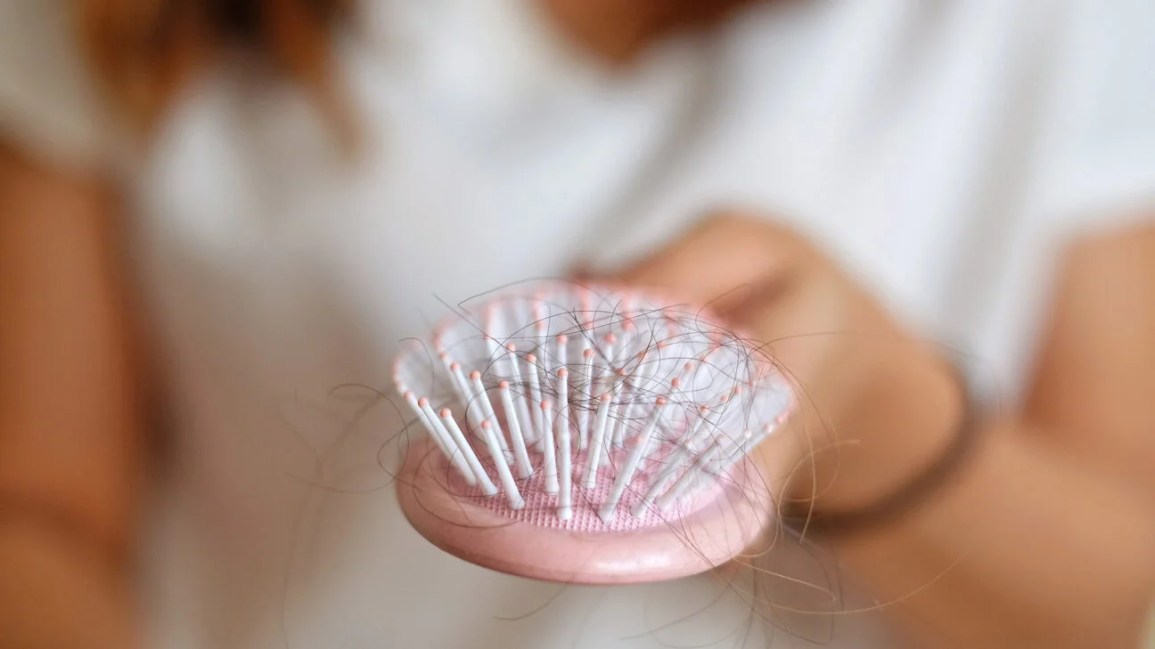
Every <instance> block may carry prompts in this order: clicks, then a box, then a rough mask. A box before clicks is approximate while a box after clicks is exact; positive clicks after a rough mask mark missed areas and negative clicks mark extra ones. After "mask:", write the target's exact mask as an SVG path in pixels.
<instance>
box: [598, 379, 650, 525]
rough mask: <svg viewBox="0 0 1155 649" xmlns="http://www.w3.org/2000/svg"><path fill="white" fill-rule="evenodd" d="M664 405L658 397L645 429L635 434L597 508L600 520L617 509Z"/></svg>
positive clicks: (647, 447) (644, 451) (648, 445)
mask: <svg viewBox="0 0 1155 649" xmlns="http://www.w3.org/2000/svg"><path fill="white" fill-rule="evenodd" d="M665 405H666V400H665V399H664V398H662V397H658V400H657V402H656V403H655V404H654V411H653V412H652V413H651V414H650V418H649V420H648V421H647V422H646V427H645V429H644V430H643V431H642V432H641V434H639V435H638V436H637V439H636V440H635V441H634V448H633V450H631V451H630V455H629V457H627V458H626V465H625V466H624V467H622V469H621V470H620V471H619V472H618V478H617V480H615V481H614V486H613V489H612V490H611V491H610V495H609V497H608V498H606V501H605V502H604V503H602V506H601V509H599V510H598V516H601V518H602V520H607V519H609V518H611V517H613V515H614V513H615V512H616V511H617V508H618V502H619V501H620V500H621V499H622V494H623V493H625V491H626V487H627V486H628V485H629V484H630V481H631V480H633V479H634V472H635V471H637V470H638V465H640V464H641V463H642V456H644V455H645V454H646V451H648V450H649V449H650V440H651V439H653V437H654V429H655V428H656V427H657V426H658V418H659V417H661V416H662V408H663V407H664V406H665Z"/></svg>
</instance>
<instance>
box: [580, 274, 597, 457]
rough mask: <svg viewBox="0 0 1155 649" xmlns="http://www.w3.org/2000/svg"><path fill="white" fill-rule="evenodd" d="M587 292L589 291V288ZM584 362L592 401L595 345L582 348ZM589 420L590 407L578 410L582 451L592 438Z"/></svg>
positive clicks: (585, 378)
mask: <svg viewBox="0 0 1155 649" xmlns="http://www.w3.org/2000/svg"><path fill="white" fill-rule="evenodd" d="M586 292H588V290H587V291H586ZM583 294H584V293H583ZM582 362H583V367H582V378H583V379H584V380H585V381H586V385H587V386H589V388H587V390H588V391H587V396H588V397H589V399H590V400H591V402H592V400H593V396H594V394H595V393H594V392H593V391H592V388H594V370H593V368H594V350H593V347H590V346H589V345H586V346H585V349H583V350H582ZM589 420H590V409H589V408H582V409H581V410H580V411H579V412H578V449H579V450H582V451H584V450H586V447H587V446H589V440H590V429H589Z"/></svg>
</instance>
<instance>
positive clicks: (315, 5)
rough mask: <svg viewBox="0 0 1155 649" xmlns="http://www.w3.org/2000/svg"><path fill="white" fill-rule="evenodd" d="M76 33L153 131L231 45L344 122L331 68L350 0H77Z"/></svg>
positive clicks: (105, 77) (109, 84)
mask: <svg viewBox="0 0 1155 649" xmlns="http://www.w3.org/2000/svg"><path fill="white" fill-rule="evenodd" d="M79 5H80V11H79V19H80V24H79V29H80V32H79V36H80V39H81V43H82V46H83V49H84V51H86V52H87V54H88V57H89V59H90V62H91V66H92V68H93V70H94V72H95V73H96V76H97V78H98V79H99V80H100V82H101V83H102V85H103V87H104V89H105V90H106V92H107V95H108V97H109V98H110V100H111V102H112V104H113V106H114V107H116V108H117V109H118V110H120V111H122V112H123V113H124V115H125V116H126V117H127V119H128V120H129V122H130V123H131V124H132V125H133V126H135V127H138V128H140V129H142V130H148V129H149V127H151V126H152V125H154V124H155V123H156V122H157V120H158V119H159V118H160V117H161V116H162V115H163V113H164V111H165V109H166V108H167V107H168V106H169V104H170V103H171V102H172V101H173V99H174V97H175V96H176V95H177V93H178V92H179V91H180V89H181V87H182V86H183V85H184V84H185V83H187V82H188V81H189V80H190V78H191V77H193V76H194V75H195V74H196V73H197V72H198V71H200V70H203V69H204V68H205V67H206V66H208V65H209V64H211V63H212V62H214V61H215V60H216V59H217V57H218V56H220V55H222V54H225V53H228V52H230V51H236V50H244V51H247V52H251V53H254V54H256V55H257V56H259V57H260V58H261V59H262V60H263V61H264V62H266V63H268V64H269V66H270V67H271V69H273V70H274V71H276V72H277V73H278V74H282V75H284V76H286V77H288V78H290V79H292V80H294V81H296V82H298V83H299V84H300V85H301V86H302V87H303V88H304V89H305V90H306V91H307V92H309V93H310V94H311V95H312V96H313V98H314V100H315V101H316V102H317V105H318V107H319V108H320V109H321V110H322V112H323V113H325V115H326V116H327V117H328V118H330V119H332V120H336V122H341V123H344V122H347V121H348V115H347V112H346V111H345V109H344V107H343V104H342V103H341V101H340V95H339V93H338V90H339V89H338V84H336V83H335V81H334V77H333V75H332V66H331V62H332V61H331V47H330V44H331V41H332V38H333V33H334V32H333V30H334V28H335V27H336V26H337V25H338V24H340V23H341V22H342V21H343V20H345V19H346V18H347V17H348V16H349V14H350V12H351V6H352V2H351V0H79Z"/></svg>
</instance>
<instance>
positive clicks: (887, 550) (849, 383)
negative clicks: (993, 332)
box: [622, 215, 1155, 649]
mask: <svg viewBox="0 0 1155 649" xmlns="http://www.w3.org/2000/svg"><path fill="white" fill-rule="evenodd" d="M1153 232H1155V231H1153ZM1093 251H1096V254H1087V253H1084V254H1081V255H1077V256H1075V257H1073V258H1072V259H1071V264H1069V269H1068V270H1067V271H1066V272H1065V273H1064V276H1063V277H1062V278H1061V281H1060V283H1059V300H1058V301H1057V308H1056V312H1055V313H1054V314H1053V320H1052V324H1051V333H1050V335H1049V337H1048V343H1047V345H1045V347H1044V355H1043V358H1042V361H1041V364H1040V366H1039V367H1041V368H1044V370H1045V373H1046V376H1045V377H1043V378H1044V379H1046V380H1040V379H1039V378H1036V379H1035V381H1034V384H1033V385H1032V386H1029V390H1028V399H1027V406H1026V407H1025V408H1024V409H1023V410H1022V411H1021V412H1006V413H998V417H997V418H992V419H991V420H990V421H985V422H980V423H979V426H980V427H981V429H982V430H981V431H975V432H974V433H973V434H978V435H982V439H983V444H982V445H981V446H980V447H978V448H977V449H976V451H975V452H974V453H973V454H971V455H970V456H969V457H968V461H967V463H966V464H965V465H964V466H963V467H961V470H960V471H959V472H958V473H956V474H955V475H954V478H955V479H954V480H953V481H952V482H951V483H950V484H949V486H947V487H946V488H944V489H941V490H938V491H936V492H935V493H934V494H933V497H932V498H930V499H929V500H923V501H920V506H918V507H915V508H912V509H908V510H906V511H905V512H904V514H905V515H904V516H902V517H899V518H894V519H888V521H887V523H886V524H885V525H882V526H880V527H875V528H871V529H870V530H867V531H866V532H865V533H859V534H854V535H850V536H849V537H834V538H832V539H831V541H832V542H833V543H834V544H835V545H836V546H837V547H838V550H839V559H840V563H841V565H844V566H846V568H847V569H848V570H850V571H851V572H853V573H854V576H855V578H856V579H857V580H858V583H860V584H862V585H864V586H866V587H867V588H869V590H870V591H871V595H872V596H873V597H874V598H875V600H876V601H878V602H879V608H880V609H882V610H883V611H885V612H887V613H888V614H889V615H890V617H891V619H892V620H896V621H900V622H902V624H900V626H901V627H902V628H903V629H905V630H906V631H907V632H908V633H909V634H910V635H911V637H912V638H913V639H915V640H916V642H917V643H918V644H917V645H916V646H933V647H989V648H992V649H993V648H1003V647H1005V648H1007V649H1010V648H1012V647H1014V648H1016V649H1020V648H1022V647H1049V648H1051V649H1057V648H1060V647H1064V648H1071V649H1074V648H1077V647H1078V648H1082V647H1091V646H1094V647H1105V648H1106V647H1110V648H1119V649H1122V648H1131V647H1134V646H1136V645H1137V644H1138V641H1139V640H1138V639H1139V637H1140V634H1141V632H1142V627H1143V626H1144V624H1145V620H1146V617H1147V611H1148V610H1149V607H1150V605H1151V598H1152V595H1153V594H1155V593H1153V591H1155V554H1152V552H1151V548H1152V547H1155V517H1152V516H1151V511H1150V506H1149V502H1150V501H1149V499H1148V498H1147V496H1148V495H1149V488H1148V489H1147V490H1146V491H1144V490H1143V489H1141V488H1140V484H1139V483H1140V481H1139V480H1138V479H1137V478H1136V477H1135V475H1134V474H1135V473H1136V471H1128V470H1127V469H1128V468H1129V465H1127V464H1126V463H1124V462H1121V461H1119V460H1117V459H1112V458H1117V457H1127V458H1134V457H1135V455H1136V453H1137V452H1139V451H1140V450H1141V449H1150V448H1151V447H1152V446H1153V444H1152V439H1153V438H1151V437H1150V436H1146V437H1144V436H1143V435H1141V434H1140V433H1141V432H1142V431H1148V432H1149V431H1150V426H1149V422H1150V421H1151V416H1150V414H1149V413H1150V412H1151V409H1150V407H1149V398H1150V396H1149V395H1150V394H1151V393H1152V392H1151V390H1152V389H1155V385H1153V384H1152V379H1151V377H1152V375H1151V374H1150V372H1149V371H1147V372H1146V373H1143V374H1140V373H1136V372H1133V371H1130V370H1129V369H1128V368H1133V366H1134V365H1135V363H1134V362H1133V361H1132V360H1130V359H1132V358H1138V359H1144V358H1155V337H1152V336H1151V335H1150V332H1151V331H1155V302H1152V301H1151V299H1150V296H1152V295H1155V275H1152V274H1151V273H1150V266H1151V264H1150V262H1149V261H1148V260H1150V259H1155V236H1151V233H1150V232H1149V233H1148V236H1146V237H1145V238H1142V239H1138V238H1136V237H1135V236H1132V235H1128V236H1125V237H1115V238H1108V239H1106V240H1104V241H1102V242H1097V243H1095V244H1094V246H1093ZM1104 277H1110V278H1111V280H1112V282H1113V284H1110V285H1111V286H1118V287H1120V288H1116V289H1112V290H1111V291H1107V292H1106V293H1108V294H1109V295H1108V296H1107V297H1110V298H1111V299H1106V300H1105V299H1104V291H1102V290H1101V289H1100V288H1099V287H1102V286H1104V284H1103V283H1102V281H1101V280H1102V278H1104ZM622 279H624V280H625V281H626V282H630V283H634V284H639V285H647V286H655V287H662V288H665V289H667V290H669V291H672V292H675V293H678V294H680V295H681V296H683V297H684V299H686V300H688V301H694V302H699V303H707V304H709V305H711V306H713V307H714V309H715V310H716V311H717V312H718V313H719V314H720V315H721V316H722V317H723V318H725V319H728V320H729V321H730V322H731V323H732V324H734V325H735V326H737V327H741V328H744V329H746V330H747V331H749V332H751V334H752V336H753V337H755V338H757V339H760V340H764V341H766V343H767V349H768V351H769V353H770V354H771V356H773V357H774V358H775V359H776V360H777V361H778V362H779V363H780V364H781V365H782V366H783V367H784V368H785V370H786V371H787V372H788V373H789V374H791V375H792V376H793V377H794V379H795V380H796V383H797V385H798V389H799V391H800V401H801V411H800V413H799V415H798V416H796V417H795V418H794V423H795V426H796V427H795V432H796V433H800V434H796V435H793V436H791V435H775V436H772V437H771V438H770V439H769V440H767V442H766V443H764V444H763V445H762V446H761V447H760V448H759V450H758V453H759V459H760V460H761V463H762V466H763V467H765V468H766V470H767V471H768V472H769V473H770V474H771V478H773V477H774V476H775V475H778V476H783V475H785V474H787V473H789V472H790V468H791V467H792V466H793V465H794V464H797V465H798V466H799V467H800V468H801V471H799V472H798V473H797V474H796V475H795V476H794V479H792V480H790V481H789V483H788V490H787V494H788V495H789V496H791V497H794V498H796V499H806V498H809V497H810V496H811V494H814V493H817V497H815V498H814V499H813V502H814V505H815V507H816V508H818V509H819V510H823V509H825V510H828V511H829V510H844V509H854V508H856V507H861V506H864V505H869V504H871V503H875V502H877V501H878V499H879V498H883V497H885V496H887V495H889V494H890V493H891V492H892V490H893V489H895V488H896V487H898V486H900V485H903V484H905V483H906V482H907V481H909V480H910V479H911V478H912V477H913V476H915V475H917V474H918V473H919V472H920V470H921V469H923V468H924V467H926V466H928V464H929V463H932V462H934V461H935V459H936V458H937V457H939V454H941V453H942V452H943V450H944V449H945V448H946V447H947V445H948V444H950V442H951V439H952V435H954V434H955V429H956V428H957V427H958V425H959V420H960V417H961V416H962V407H963V404H962V400H961V399H960V391H959V386H957V385H956V384H955V379H954V377H953V375H952V372H950V371H949V369H948V364H947V363H946V362H944V360H942V359H941V358H939V357H938V355H937V354H936V353H935V350H934V349H933V348H932V347H931V346H929V345H927V344H924V343H922V342H920V341H918V340H917V339H916V338H914V337H912V336H911V334H910V333H909V332H907V331H904V330H903V328H902V327H901V326H900V325H899V324H898V323H896V322H895V321H894V320H893V319H892V318H890V317H889V316H888V315H887V314H886V313H885V310H884V309H883V308H881V307H880V306H879V305H878V304H877V303H876V302H875V301H874V300H873V299H871V297H870V296H869V295H868V294H867V292H866V291H864V290H863V289H862V287H860V286H858V285H857V284H855V282H854V281H852V280H851V279H850V278H848V277H847V276H846V275H845V274H844V273H843V272H842V271H841V270H840V269H839V268H838V267H837V266H836V265H835V264H834V263H832V262H831V261H830V260H829V259H827V258H826V257H825V256H823V255H822V254H821V253H820V252H819V251H817V250H816V249H815V248H814V247H813V246H812V245H810V244H809V243H808V242H806V241H805V240H803V239H802V238H801V237H799V236H798V235H797V234H795V233H792V232H790V231H788V230H785V229H783V228H780V227H778V226H775V225H771V224H769V223H767V222H763V221H760V220H756V219H752V218H745V217H741V216H735V215H724V216H717V217H714V218H710V219H708V220H706V221H704V222H703V223H702V224H701V225H700V226H699V227H697V228H696V229H694V230H693V231H691V232H689V233H688V234H687V235H686V236H684V237H683V238H682V239H681V240H679V241H677V242H675V243H674V244H672V245H671V246H669V247H667V248H666V249H664V250H662V251H660V252H658V253H657V254H655V255H654V256H652V257H651V258H650V259H647V260H645V261H643V262H642V263H640V264H638V265H637V266H636V267H634V268H632V269H630V270H628V271H627V272H625V273H624V274H623V277H622ZM1104 303H1106V304H1108V305H1110V306H1109V308H1102V307H1101V306H1100V305H1102V304H1104ZM1097 307H1098V308H1097ZM1140 332H1145V333H1140ZM1119 341H1127V344H1122V346H1121V343H1120V342H1119ZM1088 359H1093V362H1089V361H1088ZM1090 367H1094V369H1095V371H1094V372H1091V371H1088V370H1089V368H1090ZM1144 367H1145V368H1149V367H1150V365H1149V364H1147V365H1144ZM1136 383H1138V384H1139V387H1133V384H1136ZM1140 395H1146V396H1140ZM1105 413H1109V414H1110V417H1105V416H1104V414H1105ZM1058 414H1061V417H1059V416H1057V415H1058ZM1058 420H1061V421H1058ZM1092 422H1094V423H1092ZM1075 439H1078V440H1081V441H1080V442H1079V443H1076V442H1073V441H1071V440H1075ZM795 440H797V441H800V442H801V443H800V444H799V443H795ZM1137 440H1145V441H1143V442H1142V443H1140V442H1139V441H1137ZM1088 449H1094V452H1090V451H1089V450H1088ZM1124 450H1129V452H1124ZM1140 457H1150V454H1149V453H1146V455H1142V454H1141V455H1140ZM810 458H812V459H813V461H812V462H811V461H809V460H810ZM1142 461H1143V460H1129V462H1130V463H1131V464H1133V465H1134V466H1136V467H1138V466H1139V463H1140V462H1142ZM1147 466H1148V467H1149V466H1150V465H1149V460H1148V464H1147ZM1147 473H1148V474H1149V470H1148V471H1147ZM783 482H785V481H783ZM1147 483H1148V484H1150V481H1149V480H1148V481H1147Z"/></svg>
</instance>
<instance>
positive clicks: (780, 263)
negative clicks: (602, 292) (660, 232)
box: [618, 215, 806, 312]
mask: <svg viewBox="0 0 1155 649" xmlns="http://www.w3.org/2000/svg"><path fill="white" fill-rule="evenodd" d="M805 257H806V255H805V254H804V253H803V249H802V246H801V245H800V243H799V240H798V238H797V237H795V236H793V235H790V234H789V233H787V232H786V231H784V230H781V229H779V228H776V227H773V226H770V225H768V224H767V223H766V222H764V221H761V220H756V219H753V218H750V217H743V216H736V215H722V216H714V217H711V218H708V219H706V220H704V221H702V222H701V223H700V224H699V225H698V226H697V227H695V228H694V229H692V230H690V231H689V232H687V233H686V234H685V235H684V236H683V237H682V238H680V239H678V240H677V241H675V242H674V243H673V244H671V245H669V246H667V247H666V248H663V249H662V250H660V251H658V252H656V253H654V254H653V255H651V256H650V257H648V258H646V259H644V260H642V261H641V262H639V263H637V264H635V265H634V266H632V267H631V268H629V269H627V270H626V271H625V272H623V273H621V274H620V275H619V277H618V279H620V280H621V281H623V282H626V283H629V284H634V285H637V286H645V287H651V288H659V289H664V290H666V291H668V292H669V293H672V294H674V295H676V296H677V297H679V298H681V299H685V300H688V301H691V302H694V303H698V304H710V305H711V306H712V307H713V308H715V309H716V310H718V311H720V312H725V311H729V310H731V309H734V308H737V307H738V306H739V305H741V304H742V303H743V302H745V301H747V300H748V299H749V298H750V296H751V294H752V293H758V292H760V291H762V290H765V289H766V288H767V287H768V286H773V285H775V284H776V282H777V281H779V280H781V279H783V278H785V277H786V276H787V275H788V274H789V273H790V272H792V270H796V269H797V268H798V267H799V265H800V264H801V263H802V261H803V260H804V259H805Z"/></svg>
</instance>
